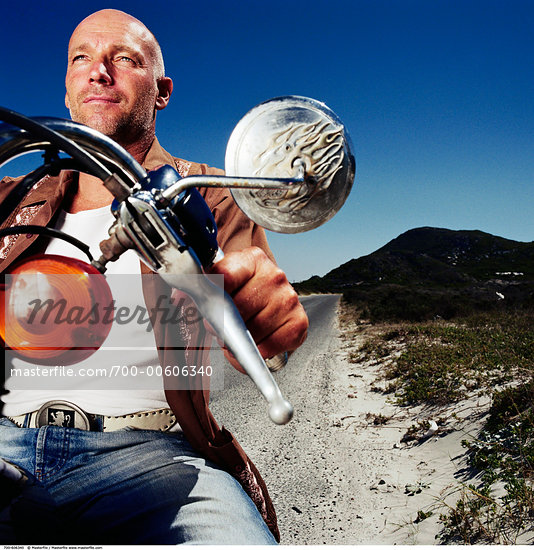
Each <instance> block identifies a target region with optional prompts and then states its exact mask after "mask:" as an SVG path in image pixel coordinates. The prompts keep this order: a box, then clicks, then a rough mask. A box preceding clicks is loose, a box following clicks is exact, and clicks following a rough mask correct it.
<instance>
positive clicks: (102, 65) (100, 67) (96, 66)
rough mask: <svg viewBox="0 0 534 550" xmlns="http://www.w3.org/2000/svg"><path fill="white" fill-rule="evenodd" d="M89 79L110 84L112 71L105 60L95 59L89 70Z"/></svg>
mask: <svg viewBox="0 0 534 550" xmlns="http://www.w3.org/2000/svg"><path fill="white" fill-rule="evenodd" d="M89 80H90V81H91V82H98V83H100V84H106V85H109V84H111V83H112V81H113V79H112V78H111V74H110V71H109V69H108V66H107V64H106V62H105V61H103V60H95V61H94V62H93V63H92V64H91V67H90V70H89Z"/></svg>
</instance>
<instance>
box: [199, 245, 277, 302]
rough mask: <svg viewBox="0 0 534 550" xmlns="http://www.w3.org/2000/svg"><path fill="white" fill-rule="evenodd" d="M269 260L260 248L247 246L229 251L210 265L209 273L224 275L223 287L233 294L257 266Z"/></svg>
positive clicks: (250, 277)
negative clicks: (235, 250)
mask: <svg viewBox="0 0 534 550" xmlns="http://www.w3.org/2000/svg"><path fill="white" fill-rule="evenodd" d="M265 261H269V262H270V260H269V258H268V256H267V254H265V252H264V251H263V250H261V248H258V247H255V246H254V247H249V248H245V249H244V250H242V251H240V252H230V253H229V254H227V255H226V256H225V257H224V258H223V259H222V260H220V261H218V262H217V263H216V264H214V265H213V266H211V268H210V273H213V274H216V275H224V289H225V290H226V292H228V293H229V294H231V295H233V294H234V293H235V292H236V291H237V290H239V288H241V287H242V286H243V285H244V284H245V283H247V282H248V281H249V280H250V279H252V277H254V276H255V275H256V272H257V268H258V266H261V264H262V263H263V262H265Z"/></svg>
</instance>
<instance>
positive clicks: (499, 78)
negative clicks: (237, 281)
mask: <svg viewBox="0 0 534 550" xmlns="http://www.w3.org/2000/svg"><path fill="white" fill-rule="evenodd" d="M87 4H89V3H82V2H73V1H70V2H67V1H64V2H61V1H53V0H50V1H47V2H37V1H32V0H30V1H26V2H21V3H16V4H12V5H10V6H9V7H5V8H4V10H3V13H2V38H3V45H4V47H3V52H4V55H3V60H2V69H3V71H2V77H1V78H0V82H1V86H0V105H3V106H6V107H9V108H11V109H14V110H17V111H19V112H22V113H24V114H27V115H49V116H59V117H67V116H68V113H67V110H66V109H65V107H64V103H63V98H64V71H65V62H66V44H67V41H68V38H69V36H70V33H71V31H72V30H73V28H74V27H75V26H76V24H77V23H78V22H79V21H80V20H81V19H83V17H85V16H86V15H88V14H89V13H91V12H92V11H95V10H97V9H100V8H104V7H114V8H117V9H123V10H125V11H128V12H129V13H131V14H132V15H134V16H136V17H138V18H139V19H141V20H142V21H143V22H144V23H145V24H147V26H148V27H149V28H150V29H151V30H152V31H153V32H154V34H155V35H156V36H157V37H158V39H159V41H160V43H161V45H162V48H163V51H164V55H165V60H166V68H167V74H168V75H169V76H171V77H172V78H173V80H174V85H175V89H174V94H173V98H172V100H171V104H170V105H169V107H168V108H167V109H166V110H165V111H164V112H162V113H161V114H160V115H159V119H158V136H159V138H160V141H161V142H162V144H163V145H164V146H165V147H166V148H167V149H168V150H170V151H171V152H172V153H174V154H175V155H177V156H181V157H183V158H187V159H190V160H195V161H201V162H207V163H208V164H211V165H214V166H220V167H223V166H224V153H225V148H226V142H227V140H228V138H229V136H230V134H231V132H232V129H233V127H234V126H235V124H236V123H237V122H238V121H239V119H240V118H241V117H242V116H243V115H244V114H245V113H246V112H247V111H248V110H249V109H250V108H252V107H253V106H255V105H256V104H258V103H260V102H261V101H264V100H266V99H269V98H271V97H276V96H281V95H288V94H298V95H304V96H309V97H313V98H316V99H318V100H321V101H323V102H325V103H326V104H327V105H328V106H329V107H330V108H332V109H333V110H334V111H335V112H336V113H337V115H338V116H339V117H340V118H341V119H342V120H343V122H344V123H345V125H346V127H347V128H348V131H349V133H350V135H351V138H352V142H353V145H354V152H355V156H356V181H355V185H354V188H353V191H352V193H351V195H350V197H349V199H348V200H347V202H346V203H345V206H344V207H343V208H342V210H341V211H340V212H339V213H338V214H337V215H336V216H335V217H334V218H333V219H332V220H330V221H329V222H327V223H326V224H325V225H324V226H322V227H321V228H318V229H315V230H313V231H311V232H308V233H303V234H300V235H278V234H272V233H269V240H270V242H271V246H272V248H273V250H274V252H275V254H276V256H277V258H278V261H279V263H280V265H281V266H282V267H283V268H284V270H285V271H286V273H287V274H288V277H289V279H290V280H291V281H298V280H301V279H304V278H307V277H309V276H311V275H314V274H317V275H323V274H325V273H327V272H328V271H330V270H331V269H333V268H334V267H337V266H338V265H340V264H341V263H344V262H346V261H348V260H350V259H351V258H356V257H359V256H362V255H365V254H368V253H370V252H372V251H374V250H376V249H377V248H379V247H380V246H382V245H384V244H385V243H387V242H388V241H389V240H391V239H393V238H395V237H396V236H397V235H399V234H400V233H402V232H404V231H406V230H408V229H411V228H414V227H420V226H425V225H428V226H434V227H446V228H449V229H480V230H482V231H487V232H489V233H493V234H495V235H499V236H502V237H506V238H510V239H515V240H520V241H532V240H534V208H533V207H534V201H533V198H534V30H533V29H534V2H533V1H530V0H502V1H492V0H484V1H478V0H462V1H455V0H443V1H441V0H426V1H422V0H417V1H416V0H402V1H394V0H389V1H385V0H374V1H357V0H353V1H349V0H337V1H332V0H324V1H323V0H308V1H304V0H271V1H266V0H262V1H255V0H249V1H244V0H243V1H237V0H231V1H225V0H219V1H215V0H195V2H192V1H185V0H181V1H180V0H178V1H174V2H168V3H165V10H164V9H163V7H162V6H163V4H160V3H158V4H154V3H151V2H146V1H137V0H129V1H115V2H111V3H110V2H98V1H97V2H95V1H93V2H91V3H90V7H87ZM6 54H7V55H6ZM27 161H28V159H26V162H27ZM21 166H23V163H22V164H20V165H18V164H15V163H12V164H11V165H8V166H7V167H4V168H3V169H1V172H0V174H2V175H3V174H6V173H9V174H17V173H18V172H19V171H20V170H21Z"/></svg>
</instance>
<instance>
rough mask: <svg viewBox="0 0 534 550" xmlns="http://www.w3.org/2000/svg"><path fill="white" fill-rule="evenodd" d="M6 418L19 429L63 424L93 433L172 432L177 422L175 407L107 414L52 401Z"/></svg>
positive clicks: (66, 426)
mask: <svg viewBox="0 0 534 550" xmlns="http://www.w3.org/2000/svg"><path fill="white" fill-rule="evenodd" d="M6 418H7V419H9V420H11V422H13V423H14V424H15V425H16V426H18V427H19V428H41V427H42V426H60V427H63V428H77V429H79V430H88V431H93V432H114V431H117V430H124V429H126V428H130V429H135V430H155V431H160V432H168V431H170V430H171V429H172V428H173V427H174V426H176V425H177V420H176V416H175V415H174V413H173V412H172V410H171V409H156V410H151V411H141V412H136V413H133V414H125V415H123V416H106V415H101V414H91V413H87V412H85V411H84V410H82V409H80V407H78V406H77V405H75V404H74V403H70V402H68V401H48V402H47V403H45V404H44V405H43V406H42V407H41V408H40V409H39V410H37V411H32V412H29V413H26V414H20V415H18V416H6ZM172 431H175V430H172Z"/></svg>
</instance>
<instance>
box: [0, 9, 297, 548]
mask: <svg viewBox="0 0 534 550" xmlns="http://www.w3.org/2000/svg"><path fill="white" fill-rule="evenodd" d="M65 83H66V90H67V91H66V97H65V104H66V106H67V108H68V109H69V110H70V112H71V117H72V119H73V120H75V121H77V122H81V123H84V124H86V125H88V126H91V127H92V128H95V129H97V130H99V131H100V132H102V133H104V134H106V135H107V136H109V137H111V138H113V139H114V140H115V141H117V142H118V143H119V144H121V145H122V146H123V147H124V148H125V149H126V150H128V151H129V153H130V154H131V155H132V156H134V157H135V158H136V160H138V161H139V162H140V163H142V164H143V166H144V167H145V168H146V169H147V170H150V169H154V168H156V167H158V166H160V165H162V164H171V165H174V166H176V168H177V170H178V171H179V172H180V174H181V175H182V176H185V175H188V174H195V173H209V172H211V171H212V169H209V168H208V167H206V166H205V165H196V164H194V163H190V162H187V161H183V160H181V159H174V158H173V157H171V156H170V155H169V154H168V153H166V152H165V151H164V150H163V149H162V148H161V146H160V145H159V143H158V142H157V140H156V138H155V121H156V113H157V111H160V110H162V109H164V108H165V107H166V106H167V104H168V102H169V99H170V96H171V93H172V81H171V79H170V78H168V77H166V76H165V73H164V65H163V58H162V55H161V51H160V48H159V45H158V43H157V41H156V39H155V38H154V36H153V35H152V33H151V32H150V31H149V30H148V29H147V28H146V27H145V26H144V25H143V24H142V23H141V22H140V21H138V20H137V19H135V18H133V17H132V16H130V15H128V14H125V13H123V12H120V11H117V10H102V11H99V12H96V13H94V14H92V15H90V16H89V17H87V18H86V19H84V20H83V21H82V22H81V23H80V24H79V25H78V27H77V28H76V29H75V31H74V33H73V35H72V37H71V39H70V42H69V48H68V67H67V74H66V80H65ZM216 173H220V171H219V172H217V171H216ZM13 184H14V183H13V182H12V183H11V184H10V183H5V184H4V185H3V187H2V191H1V192H0V193H1V196H0V198H3V197H5V196H6V194H7V192H8V191H9V189H10V186H11V185H13ZM203 194H204V197H205V199H206V202H207V203H208V205H209V206H210V208H211V209H212V211H213V213H214V215H215V218H216V221H217V224H218V226H219V244H220V246H221V247H222V249H223V250H224V251H225V257H224V259H223V260H221V261H220V262H218V263H217V264H216V265H215V266H214V267H213V272H214V273H216V274H220V275H224V282H225V288H226V290H227V291H228V292H229V293H230V294H231V295H232V297H233V299H234V302H235V303H236V305H237V307H238V309H239V311H240V312H241V314H242V316H243V319H244V320H245V322H246V324H247V326H248V328H249V330H250V332H251V334H252V336H253V338H254V339H255V341H256V342H257V343H258V348H259V350H260V352H261V353H262V355H263V356H264V357H266V358H267V357H272V356H275V355H277V354H279V353H280V352H286V351H292V350H294V349H296V348H297V347H298V346H299V345H300V344H301V343H302V341H303V340H304V338H305V335H306V330H307V318H306V315H305V313H304V311H303V309H302V307H301V305H300V304H299V302H298V299H297V296H296V294H295V292H294V291H293V289H292V288H291V286H290V285H289V283H288V282H287V279H286V277H285V275H284V274H283V272H282V271H281V270H280V269H279V268H278V267H277V266H276V265H275V264H274V262H273V260H272V256H271V253H270V251H269V248H268V246H267V243H266V239H265V235H264V233H263V230H261V229H260V228H258V227H257V226H255V225H254V224H253V223H252V222H250V221H249V220H247V219H246V218H245V217H244V216H243V215H242V214H241V213H240V211H239V210H238V209H237V207H236V206H235V204H234V203H233V201H232V200H231V198H230V196H229V194H228V193H227V192H225V191H223V190H208V191H206V190H205V191H203ZM112 199H113V197H112V196H111V194H110V193H109V192H108V191H107V190H106V189H105V188H104V186H103V185H102V182H101V181H99V180H98V179H96V178H94V177H92V176H90V175H88V174H79V175H73V174H66V173H62V174H61V175H60V177H59V178H45V180H43V181H42V182H40V184H39V185H38V186H36V188H35V190H34V191H33V192H31V193H30V195H29V196H28V197H26V198H25V199H24V201H23V202H22V204H21V205H20V206H19V208H18V209H17V210H16V211H15V212H14V213H13V215H12V216H10V219H9V220H8V223H9V224H11V225H17V224H18V225H23V224H25V223H26V224H27V223H33V224H36V223H38V224H41V225H43V224H46V225H53V226H55V227H56V228H61V229H63V230H65V231H66V232H68V233H70V234H72V233H73V232H74V233H78V236H80V237H81V238H82V240H86V241H87V240H91V239H92V240H94V239H95V238H96V235H97V233H98V231H99V227H109V225H106V223H103V220H104V216H109V204H110V203H111V201H112ZM105 219H106V220H108V218H105ZM82 227H83V229H81V228H82ZM67 228H68V229H69V231H67ZM75 236H76V235H75ZM104 236H105V235H104ZM99 238H100V237H99ZM34 241H35V237H32V238H29V239H28V238H26V236H25V235H24V236H23V238H20V237H19V238H14V239H11V240H7V241H5V242H4V244H3V246H2V247H1V249H0V256H1V257H2V260H3V261H2V264H0V269H1V270H2V271H3V272H9V266H10V265H11V264H12V262H13V261H14V260H15V259H17V258H19V257H20V256H21V255H23V256H24V255H27V254H29V253H30V252H31V251H36V250H40V251H41V250H42V249H43V246H45V245H44V244H43V243H42V241H41V240H36V241H35V242H34ZM54 246H60V247H61V246H62V245H61V244H59V245H56V244H54V242H52V243H51V244H48V245H46V252H47V253H51V252H52V253H53V252H56V253H62V249H56V248H54ZM67 255H68V253H67ZM122 260H123V258H122V257H121V258H120V259H119V261H118V262H117V265H118V266H119V267H118V269H120V270H123V271H122V272H132V271H136V270H138V269H139V267H138V264H139V262H138V260H135V262H134V263H132V261H131V259H130V260H124V261H122ZM121 262H122V263H121ZM128 262H129V263H128ZM146 271H147V270H146V267H145V266H143V272H146ZM156 279H159V278H151V279H150V281H152V282H151V283H146V284H145V283H144V284H143V288H142V289H139V293H140V294H141V293H144V295H145V297H146V296H149V297H150V295H155V294H157V292H158V288H157V287H158V285H159V284H160V283H161V281H159V282H158V280H156ZM150 285H152V286H151V287H150ZM148 299H150V298H148ZM147 303H148V302H147ZM164 337H165V335H164ZM194 337H195V338H196V341H197V342H198V341H199V339H200V340H201V339H202V338H203V337H205V334H200V335H199V334H195V335H194ZM97 353H99V352H97ZM168 353H169V352H168V351H167V350H163V351H161V350H160V354H159V355H160V356H159V359H160V361H161V364H169V363H167V359H168V358H169V356H168V355H166V354H168ZM186 359H187V355H186ZM229 359H230V361H232V362H233V364H234V366H236V367H237V368H238V367H239V366H238V365H237V364H236V362H235V360H233V358H231V357H229ZM8 387H9V384H8ZM103 394H105V395H103ZM47 396H48V397H47ZM67 397H68V399H66V397H65V395H61V396H60V395H56V394H53V393H52V394H50V392H48V393H47V391H41V392H40V393H39V391H38V390H36V391H35V392H33V393H32V394H31V395H29V394H28V393H27V392H26V393H25V392H23V391H20V390H18V391H17V390H16V389H13V390H11V391H10V392H9V393H8V394H7V395H6V396H4V398H3V400H4V404H5V410H4V414H5V415H6V416H5V417H3V418H1V419H0V457H3V458H4V459H5V460H6V461H7V463H6V464H7V465H6V468H11V470H12V471H13V468H14V469H15V470H16V471H22V472H23V476H28V477H30V478H31V479H34V478H35V480H34V484H33V485H31V486H32V487H34V488H38V489H39V490H41V491H44V493H45V495H46V500H47V502H48V503H49V504H50V502H52V506H53V509H54V513H53V514H50V506H48V507H47V510H48V514H45V516H44V517H50V516H51V515H52V516H54V519H55V520H56V521H59V524H60V527H59V528H61V529H64V530H65V532H69V533H70V534H69V535H68V537H67V538H66V539H61V537H60V540H59V541H60V542H67V543H86V544H111V543H116V544H117V543H118V544H131V543H144V544H154V543H155V544H174V543H180V542H189V543H197V544H218V543H225V544H239V543H251V544H252V543H258V544H269V543H272V542H274V538H273V535H272V534H274V537H275V538H277V537H278V533H277V527H276V519H275V515H274V511H273V509H272V504H271V503H270V500H269V497H268V494H267V491H266V488H265V485H264V483H263V481H262V480H261V477H260V476H259V473H258V472H257V470H256V469H255V467H254V465H253V464H252V462H250V460H249V459H248V457H247V456H246V455H245V453H244V452H243V451H242V449H241V448H240V446H239V445H238V443H237V442H236V441H235V440H234V439H233V437H232V436H231V434H230V433H229V432H227V431H226V430H224V429H220V428H219V426H218V425H217V423H216V422H215V420H214V418H213V416H212V415H211V413H210V411H209V408H208V395H207V392H206V391H203V390H194V389H190V390H184V391H173V390H171V389H168V388H167V387H166V388H165V394H163V390H161V391H159V392H152V393H150V392H130V393H125V392H122V393H121V392H113V396H112V398H110V395H109V393H106V391H99V390H96V391H91V390H80V389H79V388H73V389H72V391H70V390H69V392H67ZM47 399H49V400H50V401H49V403H53V404H56V403H60V402H61V401H67V402H68V404H67V410H70V411H71V412H72V411H75V412H76V414H78V411H79V409H80V410H81V414H84V415H85V416H86V417H87V418H88V419H89V422H90V424H91V428H90V431H83V430H79V429H76V428H64V427H59V426H55V425H52V424H54V422H50V423H49V424H46V423H45V425H43V426H41V427H37V428H32V427H28V426H31V425H32V423H35V422H36V420H35V418H36V412H37V410H36V409H39V407H41V408H42V407H43V406H45V405H47V403H43V401H46V400H47ZM56 399H57V400H58V401H56ZM74 401H76V402H74ZM160 405H161V406H160ZM169 406H170V409H169ZM69 407H70V409H69ZM171 409H172V410H171ZM60 410H61V407H60V405H57V406H56V408H53V407H52V406H50V407H48V409H47V411H48V414H49V415H54V414H55V415H56V416H53V418H54V419H55V418H58V416H57V415H58V411H60ZM118 413H121V414H118ZM162 415H167V417H168V418H169V420H168V421H166V422H167V424H165V426H163V427H161V426H157V427H150V426H149V425H148V424H146V422H148V420H145V419H149V418H156V419H157V418H159V417H160V416H162ZM62 418H64V416H62ZM130 419H131V420H130ZM121 423H122V424H121ZM130 423H131V424H130ZM125 425H127V426H128V427H129V428H137V429H133V430H132V429H127V430H124V429H123V430H120V429H117V426H119V427H120V426H125ZM20 426H22V427H20ZM169 429H171V431H170V432H169ZM106 430H107V431H109V433H101V432H103V431H106ZM227 472H230V473H231V474H232V475H229V474H228V473H227ZM14 476H15V477H17V476H16V474H14ZM236 480H238V481H239V483H238V482H237V481H236ZM242 487H243V488H244V489H245V490H246V491H247V492H248V494H249V495H250V496H251V498H252V499H253V501H254V502H253V501H252V500H251V498H249V496H247V494H246V493H245V492H244V491H243V489H242ZM22 502H24V498H22ZM11 508H12V510H11V512H10V513H11V516H10V517H11V521H12V523H13V525H14V526H13V527H12V531H14V532H17V528H18V529H20V525H21V524H22V525H23V528H22V529H24V526H25V529H26V530H23V533H24V536H26V537H28V536H29V533H31V532H32V518H31V512H30V516H29V515H28V510H26V509H25V508H24V506H22V505H21V504H20V502H18V509H19V511H18V512H17V510H16V509H15V508H16V507H15V506H14V505H13V506H12V507H11ZM20 509H22V510H23V512H21V511H20ZM29 509H30V510H31V507H30V508H29ZM56 512H57V513H56ZM35 513H38V512H35ZM5 516H6V514H0V527H1V526H2V522H4V524H8V523H9V518H7V519H6V517H5ZM21 517H23V518H24V520H22V521H21ZM17 518H18V519H17ZM56 521H54V522H53V523H54V529H56V528H58V527H57V525H56ZM42 524H43V521H40V522H38V525H39V526H40V527H39V528H40V529H41V528H42ZM17 525H18V527H17ZM267 526H268V527H269V529H268V528H267ZM8 527H9V526H8ZM3 532H6V533H7V532H8V531H2V530H1V529H0V533H3ZM271 533H272V534H271ZM24 536H23V538H22V539H20V540H18V539H16V536H15V537H14V539H13V540H4V541H0V542H4V543H8V542H13V541H15V540H18V541H19V542H24ZM74 537H75V538H74ZM33 540H34V541H36V542H42V543H46V542H48V540H45V539H43V540H41V539H39V533H36V534H35V536H34V537H33ZM55 541H56V542H58V539H57V538H56V539H55Z"/></svg>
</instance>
